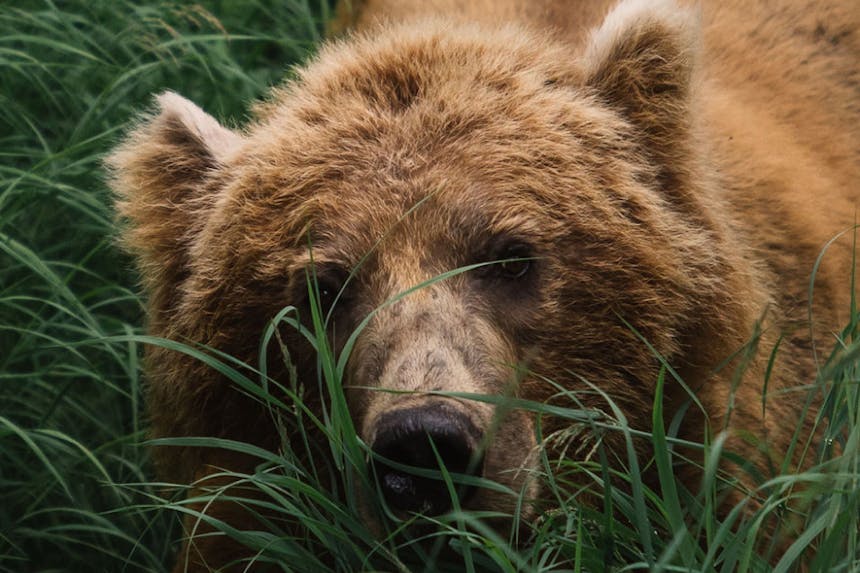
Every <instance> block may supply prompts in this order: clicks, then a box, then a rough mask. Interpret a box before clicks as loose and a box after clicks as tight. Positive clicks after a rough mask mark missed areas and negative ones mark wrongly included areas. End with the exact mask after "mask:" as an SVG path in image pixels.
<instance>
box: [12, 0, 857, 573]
mask: <svg viewBox="0 0 860 573" xmlns="http://www.w3.org/2000/svg"><path fill="white" fill-rule="evenodd" d="M326 16H327V5H325V4H323V3H321V2H320V1H318V0H305V1H299V0H292V1H291V0H279V1H274V0H272V1H269V0H258V1H256V2H245V1H242V2H239V1H228V0H222V1H220V2H215V1H212V2H205V3H201V4H194V5H191V6H189V5H188V4H187V3H182V2H146V3H143V2H137V3H132V2H127V1H108V0H102V1H95V2H89V1H84V0H69V1H67V2H50V1H41V2H39V1H22V0H15V1H7V2H0V571H9V572H20V571H81V572H84V571H87V572H89V571H163V570H166V569H168V568H169V567H170V564H171V560H172V558H173V557H172V555H173V552H174V551H175V549H176V540H177V538H178V536H179V535H180V530H179V527H178V523H177V519H176V516H177V515H178V514H187V513H193V511H192V510H191V509H190V507H189V504H188V501H186V500H183V499H182V498H181V497H176V496H173V497H171V496H169V495H167V493H165V492H166V490H165V489H164V488H163V487H161V484H158V483H156V482H154V481H153V480H154V479H155V478H154V476H153V475H152V473H151V468H150V466H149V461H148V457H147V450H146V448H145V447H143V446H142V443H143V442H144V441H145V439H146V438H145V420H144V419H143V416H142V408H141V373H140V368H139V364H138V358H139V355H140V353H141V349H142V347H143V346H144V345H145V344H168V345H172V347H174V348H175V349H176V351H181V352H192V353H195V354H196V355H197V356H199V357H200V359H201V360H206V361H208V362H209V363H211V364H212V366H213V367H216V368H219V369H221V370H222V371H223V372H224V373H225V374H226V375H227V376H228V377H229V378H231V379H232V380H233V381H234V383H235V384H237V385H239V386H240V387H242V388H243V389H244V390H245V391H246V392H249V393H251V394H253V395H255V396H257V397H258V398H259V399H260V400H262V401H264V402H265V403H266V404H267V405H268V407H269V408H270V409H271V411H272V413H273V415H275V416H276V417H278V416H280V417H281V418H283V419H284V420H285V424H287V423H292V424H295V422H290V421H289V420H295V418H296V413H298V417H299V419H300V420H301V423H300V424H299V425H300V426H303V427H312V426H318V427H320V428H321V429H322V430H323V432H324V434H325V435H326V436H327V437H328V440H327V443H325V444H316V445H314V444H311V443H308V445H307V449H308V453H307V454H306V455H305V454H303V455H298V454H299V453H301V452H298V453H295V452H291V451H290V450H288V449H287V450H285V451H284V452H283V453H280V454H273V453H269V452H261V451H257V450H255V449H253V448H252V447H251V446H248V445H246V444H239V443H226V444H225V443H218V442H215V441H213V440H211V439H205V438H194V439H191V438H189V439H187V440H193V441H194V443H197V444H202V445H204V446H216V445H217V446H220V447H227V448H234V449H237V450H239V451H242V452H244V453H246V454H250V455H255V456H257V457H259V458H260V465H259V467H258V469H257V471H256V472H255V473H254V474H253V475H249V476H240V477H241V478H242V479H244V480H245V481H246V483H247V484H248V486H249V487H252V488H255V489H257V490H258V491H260V492H262V494H261V495H259V496H257V497H254V498H246V503H248V504H251V507H252V508H254V510H255V511H257V510H258V511H260V512H261V513H263V514H265V515H267V516H272V515H274V516H276V517H281V518H283V520H282V521H278V520H275V521H272V522H271V523H270V527H267V528H266V529H265V530H262V531H259V532H254V533H242V532H235V531H232V530H230V529H229V526H228V525H227V524H220V525H222V527H223V529H224V530H225V531H226V532H227V534H230V535H233V536H236V537H239V538H240V539H241V540H242V541H243V542H245V543H246V544H247V545H249V546H251V547H253V548H255V549H257V550H258V557H257V558H258V559H261V560H266V561H275V562H279V563H282V564H288V565H289V566H290V567H293V568H294V569H295V570H303V571H320V570H327V569H335V570H341V571H359V570H385V571H463V570H464V569H465V570H467V571H558V570H568V571H608V570H615V571H620V570H649V569H651V570H663V571H690V570H692V571H765V570H769V569H770V566H769V565H767V561H766V558H767V555H768V551H769V547H768V544H767V542H766V535H765V530H766V528H767V527H768V524H769V521H768V520H769V519H771V517H774V516H776V517H778V518H779V519H782V520H783V521H791V522H792V523H794V524H796V525H797V526H798V527H799V531H800V532H801V533H800V534H799V535H798V536H797V538H796V539H795V540H794V543H793V545H791V547H790V548H789V550H788V552H787V553H786V554H785V557H784V558H783V560H782V561H780V562H778V563H777V565H776V566H775V570H777V571H788V570H791V568H792V567H793V566H794V565H795V561H796V560H797V559H805V560H807V561H808V562H807V566H808V567H809V569H810V570H811V571H821V572H825V571H844V572H849V571H856V570H858V568H860V534H858V529H857V523H858V515H860V423H858V422H860V420H858V418H860V391H858V386H857V379H858V364H860V339H858V324H857V322H856V318H855V321H854V322H852V323H851V324H849V325H847V326H846V328H845V331H844V332H843V333H842V336H841V342H840V343H839V344H837V345H836V347H835V349H834V351H833V353H832V355H831V356H830V357H829V358H827V357H825V359H826V360H825V363H824V364H823V366H822V369H821V376H820V380H819V381H818V384H817V386H816V388H814V389H812V390H811V391H823V392H826V394H827V402H826V408H825V411H826V414H827V416H828V419H829V424H828V425H827V426H826V428H827V429H826V436H825V441H824V446H825V448H824V449H823V450H822V451H818V448H819V445H818V444H815V443H813V444H807V443H806V442H805V441H803V440H804V438H803V437H802V436H801V437H798V442H797V447H807V446H808V447H810V448H812V450H811V452H812V453H811V455H814V456H816V459H817V460H819V461H818V462H817V463H816V464H815V465H814V466H813V467H812V468H810V469H809V470H808V471H806V472H804V473H803V474H799V475H786V476H783V477H780V478H775V479H773V480H771V481H770V482H769V483H763V484H762V485H761V488H760V491H759V492H757V493H758V494H760V495H761V496H763V499H764V501H763V503H762V505H761V507H762V509H761V510H758V511H757V512H756V513H754V514H753V515H752V516H751V517H750V516H748V515H745V514H744V515H742V514H741V512H740V511H738V512H737V513H736V514H731V515H729V517H728V518H727V519H725V520H722V519H720V518H719V517H718V516H717V514H716V510H715V507H716V503H717V501H716V500H717V499H718V496H719V491H720V488H721V485H720V484H721V483H722V479H721V477H722V476H721V475H720V474H719V471H718V469H717V465H716V459H717V458H718V454H719V452H720V447H721V445H722V438H721V437H720V436H714V437H713V438H714V439H713V441H712V442H711V443H710V444H709V445H708V448H707V452H708V454H707V456H706V458H705V459H706V467H705V470H704V472H703V473H704V483H703V486H702V488H701V490H700V491H692V492H691V491H687V490H686V489H685V488H683V487H682V486H681V484H680V483H678V482H677V481H676V480H675V478H674V475H673V469H674V466H675V465H676V464H677V463H678V462H679V460H680V455H681V454H680V452H682V451H683V449H682V448H679V447H678V446H679V445H681V444H679V442H678V440H677V439H676V438H675V437H674V436H675V434H676V433H677V425H669V426H668V427H664V426H663V424H662V419H663V416H661V415H660V414H661V411H660V408H661V407H662V405H661V399H660V393H659V392H658V394H657V396H655V401H654V405H655V416H654V422H655V423H654V426H653V428H646V429H645V430H650V434H648V435H646V436H645V437H644V439H649V440H652V441H653V444H654V457H653V459H638V458H637V457H636V455H635V453H634V452H635V450H634V449H633V447H632V445H631V447H630V448H629V451H628V452H622V453H621V454H620V457H621V460H620V461H621V463H620V464H619V463H617V460H614V459H613V456H618V455H619V454H618V452H615V453H612V452H607V451H604V449H603V448H600V447H598V448H597V449H596V450H595V453H594V456H592V457H591V458H590V459H589V461H587V462H583V461H571V460H558V459H555V458H554V456H553V455H552V454H550V453H545V454H544V456H543V459H542V464H541V468H542V471H541V472H540V475H537V476H535V479H540V480H543V481H544V482H545V483H546V485H547V487H548V490H549V491H550V494H551V496H552V497H553V498H554V499H556V500H557V501H558V504H557V505H558V507H557V508H556V509H554V510H552V511H548V512H546V513H545V514H544V515H542V516H541V517H540V519H538V520H536V521H535V522H534V523H531V524H525V525H524V526H523V527H522V528H521V529H520V530H519V531H517V532H516V535H517V537H516V539H512V538H509V537H507V536H500V535H499V534H497V533H495V532H493V531H492V530H490V529H488V528H487V527H486V525H485V524H484V522H483V521H482V520H481V519H480V516H478V515H475V514H473V513H468V512H459V511H455V512H452V513H451V514H450V515H446V516H443V517H440V518H437V519H436V521H437V522H438V523H437V524H436V526H435V527H434V528H432V529H430V530H426V531H424V530H421V531H423V533H421V534H418V533H415V531H416V530H412V529H409V528H407V527H406V524H404V523H401V522H398V521H396V520H393V519H385V520H383V523H384V524H385V531H384V532H383V533H382V535H380V536H377V535H372V534H371V533H370V532H369V530H368V528H367V527H366V524H365V523H364V522H363V521H362V519H361V518H360V516H359V512H358V510H357V501H356V499H355V492H361V491H363V492H364V493H365V494H366V495H367V496H368V497H369V498H371V499H378V496H377V495H376V493H377V492H376V491H375V486H374V485H373V484H374V481H373V479H372V475H370V473H369V469H368V464H367V460H368V458H369V455H370V454H369V453H368V452H367V448H366V446H365V445H364V444H363V443H361V441H360V440H359V439H358V438H357V437H356V435H355V432H354V429H353V427H352V422H351V419H350V418H349V416H348V413H347V412H346V408H345V402H344V401H343V396H342V394H341V393H340V390H339V389H340V383H339V382H340V378H341V376H342V373H343V365H344V361H343V356H340V357H338V356H332V355H331V352H330V351H329V350H328V349H327V347H326V344H325V338H324V336H322V334H321V333H322V330H323V329H322V321H323V317H322V316H321V315H320V316H317V317H316V318H317V324H316V329H315V331H314V332H308V333H307V334H308V337H309V338H310V339H312V340H313V341H314V342H315V344H317V346H318V348H319V350H320V364H321V368H320V383H321V384H324V385H325V387H327V388H328V390H329V393H330V395H331V396H332V400H331V403H330V404H328V407H327V409H326V411H325V412H324V413H322V414H321V413H319V412H310V411H307V410H306V409H304V405H303V404H302V403H301V402H300V401H299V400H298V399H297V398H296V392H295V387H294V386H291V384H294V383H295V381H283V380H281V381H276V380H268V379H267V377H266V375H265V374H266V365H265V364H264V363H260V364H255V365H252V367H249V366H245V365H241V364H237V363H235V362H234V361H231V360H230V359H229V358H228V357H222V356H218V355H213V354H212V353H206V352H202V351H201V350H200V349H194V348H189V347H186V346H182V345H179V344H177V343H171V342H166V341H158V340H152V339H149V338H147V337H146V336H144V335H143V333H142V331H141V324H142V304H141V300H140V298H139V297H138V295H137V294H136V293H137V288H136V278H135V276H134V273H133V272H132V270H131V269H132V266H131V261H129V260H128V259H127V258H125V257H124V256H123V255H122V254H121V253H120V252H119V251H118V249H116V247H115V245H114V242H115V241H114V232H115V231H114V223H113V213H112V208H111V201H110V198H109V194H108V192H107V190H106V187H105V184H104V182H103V170H102V167H101V161H102V158H103V156H104V154H105V153H106V152H107V151H108V150H109V149H110V148H111V147H112V146H113V145H114V144H115V143H116V141H117V139H118V137H119V136H120V134H121V133H122V130H123V129H125V127H126V126H127V122H128V121H129V120H130V119H131V118H132V117H133V116H134V114H135V113H136V112H137V111H139V110H141V109H144V108H146V107H147V106H148V105H149V104H150V97H151V94H153V93H157V92H159V91H161V90H163V89H167V88H169V89H173V90H175V91H177V92H179V93H181V94H183V95H185V96H187V97H189V98H191V99H193V100H194V101H195V102H197V103H198V104H200V105H201V106H202V107H203V108H204V109H206V110H207V111H209V112H211V113H213V114H214V115H215V116H216V117H218V118H219V119H221V120H223V121H225V122H226V123H228V124H231V123H232V124H238V123H241V122H242V121H243V118H244V114H245V113H246V109H247V105H248V102H250V101H252V100H254V99H255V98H257V97H259V96H261V95H262V94H263V93H264V92H265V90H266V88H267V87H268V86H270V85H272V84H274V83H276V82H278V81H279V80H280V79H281V78H282V77H283V76H284V75H285V74H288V73H289V66H290V65H291V64H292V63H294V62H296V61H300V60H301V59H302V58H304V57H306V55H307V54H308V53H310V52H311V51H312V50H313V49H314V46H316V45H317V43H318V42H319V40H320V39H321V30H322V29H323V27H324V26H323V25H322V23H321V22H322V21H323V20H324V19H325V17H326ZM852 314H853V316H855V317H856V313H852ZM277 320H278V321H282V322H286V323H287V326H286V327H288V328H292V327H298V325H297V324H296V323H295V322H294V319H293V315H292V314H291V313H290V312H289V309H287V310H285V311H284V312H283V313H282V314H281V315H280V316H279V317H278V318H277ZM273 324H274V323H273ZM275 332H276V330H275V328H274V326H273V327H272V328H270V329H269V331H267V332H266V333H263V334H264V336H263V341H264V342H263V344H264V345H277V344H279V340H278V337H277V336H276V335H275ZM261 355H262V356H265V355H266V353H265V352H261ZM671 375H672V374H671V372H669V371H666V372H665V373H664V377H665V381H666V383H668V382H669V380H670V377H671ZM263 382H265V384H264V383H263ZM279 384H280V386H279ZM273 389H276V390H277V391H272V390H273ZM594 391H599V388H595V389H594ZM284 396H286V399H284ZM461 397H462V398H464V399H465V398H471V399H481V400H488V399H493V398H491V397H474V396H473V397H466V396H461ZM574 398H575V397H574ZM499 400H502V399H499ZM508 405H509V406H515V407H520V408H525V409H528V410H531V411H535V412H543V413H552V414H554V415H558V416H564V417H567V418H569V419H570V420H571V422H572V427H573V428H575V429H576V430H575V431H580V432H589V433H592V434H595V435H597V434H599V433H600V432H622V433H624V434H625V435H626V436H627V437H628V440H627V441H628V443H630V444H632V442H633V440H635V439H642V436H641V435H640V434H641V431H642V430H643V429H642V428H636V429H632V428H629V427H628V426H627V424H626V422H625V420H624V419H623V416H621V415H620V412H613V410H612V404H611V401H608V402H607V408H606V412H607V414H608V416H602V417H601V416H595V415H594V414H593V413H592V412H587V411H584V410H581V409H576V408H558V407H555V408H550V407H549V406H547V405H544V404H535V403H528V402H517V403H513V404H510V403H509V404H508ZM825 423H826V421H825V420H823V419H822V424H825ZM561 438H563V436H562V437H559V439H561ZM172 443H174V444H179V443H182V441H181V440H173V442H172ZM840 449H841V452H842V453H843V455H841V456H839V455H836V451H837V450H840ZM610 462H612V463H610ZM619 468H626V470H624V469H619ZM646 471H648V472H655V471H656V472H657V473H658V474H659V475H660V478H661V479H660V480H659V487H656V488H653V489H652V487H649V485H648V484H646V483H645V481H644V480H643V478H642V475H643V473H644V472H646ZM442 477H443V479H445V480H447V482H448V484H449V486H450V487H451V488H452V489H453V487H454V484H455V482H457V481H459V480H460V478H459V477H458V476H451V475H448V474H445V475H444V476H442ZM583 483H585V484H587V485H588V489H589V490H590V493H592V494H596V495H597V499H599V500H600V503H598V504H593V503H592V504H587V503H583V499H584V498H585V497H586V496H585V493H587V492H583V491H581V490H580V487H581V486H582V484H583ZM483 485H485V486H487V487H493V484H488V483H484V484H483ZM798 486H802V487H798ZM344 492H346V493H344ZM230 495H235V496H240V497H242V492H241V491H224V492H218V491H215V492H213V493H212V496H214V497H218V496H221V497H223V496H230ZM511 495H514V496H516V495H517V492H511ZM375 511H377V512H379V513H380V514H382V515H384V514H385V508H384V507H382V506H381V505H378V506H377V507H376V508H375ZM416 519H417V520H421V519H423V518H416ZM295 520H301V522H302V523H304V524H305V525H306V527H305V528H304V529H303V530H302V531H301V532H299V533H296V532H295V531H293V530H291V529H289V528H288V527H286V526H285V525H284V523H289V522H290V521H295ZM216 525H219V524H217V523H216ZM427 531H429V533H427ZM422 535H423V536H424V537H426V539H418V540H416V539H415V536H418V537H421V536H422ZM808 545H813V546H815V547H817V549H818V551H817V556H816V557H814V559H813V558H810V557H809V556H808V553H807V552H806V548H807V546H808ZM321 560H322V561H321ZM285 570H286V566H285Z"/></svg>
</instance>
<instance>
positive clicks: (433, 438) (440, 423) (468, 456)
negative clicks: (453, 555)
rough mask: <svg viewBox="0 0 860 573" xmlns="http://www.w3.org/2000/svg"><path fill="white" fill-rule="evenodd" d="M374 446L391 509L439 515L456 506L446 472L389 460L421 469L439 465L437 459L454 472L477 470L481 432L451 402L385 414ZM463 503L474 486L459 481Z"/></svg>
mask: <svg viewBox="0 0 860 573" xmlns="http://www.w3.org/2000/svg"><path fill="white" fill-rule="evenodd" d="M376 435H377V437H376V440H375V441H374V443H373V451H374V452H375V453H376V454H378V456H379V458H384V459H377V460H375V461H374V469H375V471H376V476H377V479H378V480H379V485H380V489H381V490H382V494H383V495H384V496H385V500H386V502H387V503H388V504H389V506H390V507H391V508H392V509H395V510H400V511H405V512H416V513H423V514H425V515H439V514H441V513H444V512H445V511H447V510H449V509H450V508H451V506H452V502H451V495H450V493H449V491H448V486H447V485H446V483H445V481H444V480H443V479H442V476H441V475H439V476H433V477H430V476H423V475H417V474H415V473H411V472H409V471H408V470H406V469H401V468H398V467H394V466H392V465H390V464H387V463H386V460H389V461H391V462H394V463H396V464H400V465H403V466H410V467H414V468H420V469H429V470H438V469H439V460H441V461H442V463H443V464H444V466H445V469H446V470H447V472H448V473H450V474H467V475H479V474H480V472H481V463H480V462H479V461H477V460H475V459H473V458H474V454H475V448H476V447H477V444H478V442H479V436H480V434H479V433H478V432H477V430H476V429H475V427H474V425H472V423H471V422H470V421H469V420H468V419H467V418H466V417H465V416H464V415H463V414H460V413H458V412H456V411H454V410H452V409H451V408H448V407H444V408H443V407H440V406H432V407H427V408H412V409H408V410H402V411H399V412H393V413H390V414H387V415H386V416H384V417H383V418H382V419H381V420H380V423H379V424H378V426H377V432H376ZM455 487H457V494H458V499H459V500H460V503H461V504H462V503H465V502H466V501H467V500H468V499H469V497H471V496H472V495H473V494H474V489H475V488H474V487H464V486H462V485H461V484H457V483H456V480H455Z"/></svg>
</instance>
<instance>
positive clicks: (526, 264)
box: [495, 243, 534, 280]
mask: <svg viewBox="0 0 860 573" xmlns="http://www.w3.org/2000/svg"><path fill="white" fill-rule="evenodd" d="M495 258H496V259H497V260H499V261H500V262H499V263H498V265H496V274H497V275H498V276H499V277H500V278H504V279H508V280H516V279H522V278H524V277H525V276H526V275H527V274H528V273H529V271H530V270H531V269H532V266H533V265H532V263H533V262H534V261H533V255H532V249H531V247H530V246H528V245H526V244H523V243H514V244H510V245H507V246H505V247H504V248H503V249H501V250H500V251H499V254H498V255H497V256H496V257H495Z"/></svg>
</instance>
